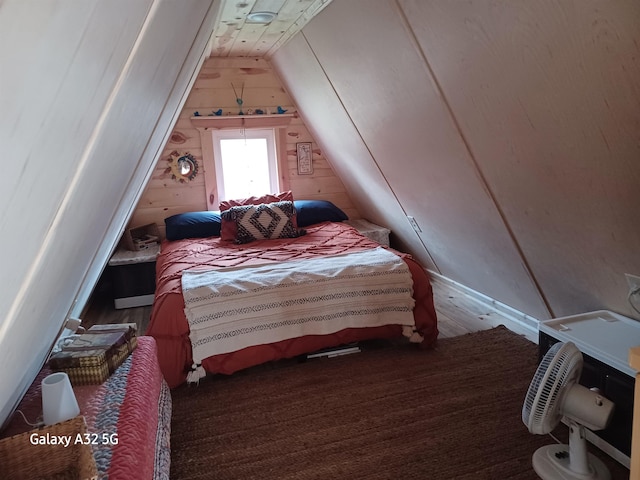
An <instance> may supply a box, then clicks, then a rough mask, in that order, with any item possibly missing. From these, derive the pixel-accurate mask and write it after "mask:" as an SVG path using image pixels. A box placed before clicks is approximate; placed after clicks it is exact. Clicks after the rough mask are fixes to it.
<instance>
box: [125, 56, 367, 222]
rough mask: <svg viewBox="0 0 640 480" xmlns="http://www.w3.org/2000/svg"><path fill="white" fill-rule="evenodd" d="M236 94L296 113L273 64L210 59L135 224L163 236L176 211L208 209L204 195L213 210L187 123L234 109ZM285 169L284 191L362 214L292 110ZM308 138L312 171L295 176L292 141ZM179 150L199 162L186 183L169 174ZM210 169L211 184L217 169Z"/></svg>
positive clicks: (248, 104) (196, 140)
mask: <svg viewBox="0 0 640 480" xmlns="http://www.w3.org/2000/svg"><path fill="white" fill-rule="evenodd" d="M232 84H233V85H234V87H235V89H236V91H237V92H238V94H239V93H240V92H241V90H242V87H241V86H242V85H244V93H243V108H244V111H245V112H247V111H248V110H249V109H253V110H255V109H257V108H261V109H262V110H264V111H266V110H267V109H270V110H271V111H273V112H274V113H275V112H276V108H277V107H278V106H282V107H283V108H284V109H286V110H287V113H295V112H296V107H295V105H294V104H293V102H292V100H291V98H290V97H289V95H288V94H287V93H286V92H285V90H284V89H283V88H282V83H281V82H280V80H279V79H278V77H276V75H275V74H274V72H273V69H272V67H271V65H270V64H269V63H268V62H267V61H266V60H265V59H263V58H251V57H242V58H239V57H238V58H228V57H224V58H221V57H213V58H208V59H207V60H206V61H205V62H204V64H203V66H202V69H201V70H200V72H199V74H198V77H197V79H196V81H195V84H194V86H193V89H192V90H191V92H190V93H189V97H188V98H187V101H186V102H185V105H184V108H183V109H182V111H181V112H180V117H179V118H178V122H177V123H176V125H175V127H174V129H173V131H172V133H171V135H170V137H169V141H168V143H167V144H166V145H165V147H164V149H163V152H162V155H161V157H160V159H159V160H158V163H157V164H156V166H155V169H154V171H153V174H152V176H151V179H150V181H149V183H148V185H147V188H146V190H145V192H144V194H143V195H142V197H141V199H140V202H139V203H138V205H137V207H136V210H135V212H134V214H133V217H132V219H131V222H130V226H132V227H136V226H140V225H146V224H149V223H155V224H157V225H158V227H159V228H160V230H161V233H162V234H163V235H164V219H165V218H167V217H169V216H171V215H174V214H176V213H182V212H188V211H200V210H207V198H208V197H209V196H210V195H213V197H212V198H214V202H213V205H212V209H217V205H218V202H219V201H220V200H221V199H220V198H218V194H217V192H216V190H215V188H214V189H211V191H210V192H208V191H207V190H206V187H205V181H204V177H205V170H206V166H205V165H203V160H202V142H201V136H200V133H199V131H198V130H197V129H196V128H195V127H194V126H193V125H192V124H191V120H190V118H191V116H193V114H194V112H196V111H197V112H199V113H200V114H201V115H203V116H206V115H210V114H211V113H212V112H213V111H216V110H218V109H220V108H221V109H222V110H223V115H227V114H232V115H236V114H237V113H238V105H237V104H236V97H235V94H234V91H233V88H232V87H231V85H232ZM285 137H286V156H287V171H286V172H281V177H282V175H284V176H285V182H283V183H285V184H286V185H283V187H285V188H283V189H286V188H290V189H291V191H292V192H293V194H294V198H296V199H309V200H313V199H323V200H329V201H331V202H333V203H334V204H336V205H337V206H338V207H340V208H341V209H342V210H344V211H345V213H346V214H347V215H348V216H349V218H360V214H359V213H358V210H357V209H356V208H355V207H354V204H353V202H352V201H351V198H350V197H349V194H348V193H347V190H346V188H345V186H344V184H343V183H342V181H341V180H340V178H338V177H337V176H336V174H335V173H334V172H333V170H332V169H331V166H330V165H329V164H328V163H327V160H326V159H325V157H324V154H323V152H322V151H321V150H320V149H319V148H318V145H317V144H316V143H315V140H314V139H313V138H312V136H311V134H310V133H309V130H308V129H307V127H306V126H305V124H304V122H303V121H302V119H301V118H300V117H299V116H298V115H297V114H296V116H295V117H294V118H293V119H292V121H291V123H290V124H289V125H288V126H287V128H286V134H285ZM297 142H312V149H313V174H312V175H299V174H298V171H297V157H296V143H297ZM174 150H175V151H178V152H180V153H181V154H182V153H185V152H189V153H191V154H192V155H194V156H195V158H196V160H197V161H198V165H199V173H198V175H197V176H196V178H194V179H193V180H192V181H190V182H188V183H179V182H177V181H176V180H173V179H172V176H171V173H170V172H167V166H168V159H169V157H170V155H171V152H173V151H174ZM207 173H211V178H212V180H213V182H212V183H213V184H214V185H215V172H207Z"/></svg>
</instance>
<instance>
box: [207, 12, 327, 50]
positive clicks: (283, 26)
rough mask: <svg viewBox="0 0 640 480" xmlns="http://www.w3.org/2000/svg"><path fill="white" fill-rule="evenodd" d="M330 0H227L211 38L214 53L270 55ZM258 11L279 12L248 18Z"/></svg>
mask: <svg viewBox="0 0 640 480" xmlns="http://www.w3.org/2000/svg"><path fill="white" fill-rule="evenodd" d="M330 2H331V0H247V1H238V0H224V1H223V2H222V6H221V8H220V14H219V16H218V20H217V22H216V25H215V29H214V35H213V36H212V37H211V42H210V47H209V48H210V56H212V57H270V56H271V55H272V54H273V52H275V51H276V50H277V49H278V48H280V47H281V46H283V45H285V44H286V43H287V42H288V41H289V40H290V39H291V38H292V37H293V36H294V35H295V34H296V33H298V32H299V31H300V30H301V29H302V28H303V27H304V26H305V25H306V24H307V23H308V22H309V21H310V20H311V19H312V18H313V17H314V16H315V15H317V14H318V13H319V12H320V11H322V9H323V8H325V7H326V6H327V5H328V4H329V3H330ZM256 12H271V13H274V14H276V17H275V19H274V20H273V21H271V22H269V23H257V22H252V21H251V20H248V19H247V15H249V14H250V13H256Z"/></svg>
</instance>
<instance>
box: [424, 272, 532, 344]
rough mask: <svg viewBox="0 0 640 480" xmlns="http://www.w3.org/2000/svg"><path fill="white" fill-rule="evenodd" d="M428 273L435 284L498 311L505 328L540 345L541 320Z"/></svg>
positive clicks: (435, 274)
mask: <svg viewBox="0 0 640 480" xmlns="http://www.w3.org/2000/svg"><path fill="white" fill-rule="evenodd" d="M427 273H428V274H429V276H430V278H431V280H432V281H433V282H439V283H441V284H443V285H445V286H446V287H448V288H453V289H455V290H458V291H459V292H460V293H462V294H464V295H467V296H468V297H470V298H471V299H472V300H474V301H476V302H478V303H481V304H483V305H485V306H487V307H489V308H492V309H493V310H495V311H497V312H498V313H500V315H501V316H502V317H504V319H505V327H507V328H509V329H510V330H513V331H515V332H518V333H522V334H524V335H525V336H526V337H527V338H528V339H529V340H531V341H534V342H535V343H538V324H539V323H540V322H539V320H537V319H535V318H533V317H532V316H530V315H527V314H526V313H523V312H521V311H519V310H516V309H515V308H513V307H510V306H509V305H505V304H504V303H501V302H499V301H498V300H495V299H494V298H491V297H489V296H487V295H485V294H483V293H480V292H478V291H476V290H473V289H472V288H469V287H467V286H466V285H463V284H461V283H458V282H456V281H455V280H451V279H450V278H448V277H445V276H444V275H440V274H439V273H436V272H434V271H432V270H427Z"/></svg>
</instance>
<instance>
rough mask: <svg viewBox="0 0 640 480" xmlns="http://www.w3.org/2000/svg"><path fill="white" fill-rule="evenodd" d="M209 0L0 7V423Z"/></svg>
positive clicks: (87, 284)
mask: <svg viewBox="0 0 640 480" xmlns="http://www.w3.org/2000/svg"><path fill="white" fill-rule="evenodd" d="M216 9H217V7H216V3H215V2H213V1H212V0H186V1H182V2H180V3H177V2H172V1H162V0H159V1H155V0H148V1H146V0H139V1H136V2H130V1H129V0H85V1H82V2H77V1H75V0H59V1H56V2H41V1H36V0H3V1H2V2H0V59H1V62H0V63H1V64H2V69H1V70H0V105H1V106H2V113H3V114H2V116H1V117H0V144H2V146H3V148H4V151H5V155H6V156H5V160H6V162H5V165H6V166H8V167H9V168H8V170H7V171H6V172H5V175H3V176H2V179H0V184H1V187H0V233H2V234H1V235H0V264H1V265H2V267H1V269H0V281H1V285H2V288H1V289H0V363H1V364H2V365H4V366H5V368H3V369H2V372H0V424H3V423H4V421H5V420H6V419H7V416H8V415H9V414H10V412H11V411H12V409H13V408H14V406H15V404H16V403H17V401H18V400H19V399H20V398H21V396H22V394H23V393H24V391H25V390H26V388H27V387H28V386H29V385H30V384H31V382H32V381H33V379H34V378H35V376H36V374H37V373H38V371H39V370H40V368H41V367H42V365H43V364H44V362H45V360H46V358H47V356H48V354H49V351H50V349H51V347H52V345H53V344H54V342H55V340H56V338H57V336H58V334H59V333H60V331H61V329H62V326H63V325H64V323H65V321H66V319H67V318H68V316H69V315H70V313H71V312H72V311H73V308H74V306H75V307H79V308H82V306H83V305H82V301H81V300H80V296H81V295H82V294H81V293H80V291H81V289H82V288H84V289H85V290H88V291H90V290H91V289H92V288H93V286H94V284H95V279H96V278H97V276H98V275H99V273H100V271H101V269H102V268H103V267H104V265H105V263H106V260H107V258H108V255H109V253H110V252H111V250H112V248H113V247H114V245H115V243H116V242H117V240H118V238H119V236H120V234H121V232H122V229H123V228H124V225H125V223H126V220H127V218H128V217H129V215H130V214H131V211H132V208H133V206H134V205H135V203H136V201H137V199H138V197H139V195H140V193H141V189H142V187H143V185H144V183H145V181H146V179H147V177H148V174H149V172H150V168H151V167H152V165H153V164H154V162H155V159H156V156H157V154H158V153H159V149H160V148H161V146H162V145H163V144H164V143H165V141H166V135H167V133H168V131H169V130H170V128H171V126H172V125H173V122H174V119H175V113H176V111H177V110H178V109H179V108H180V107H181V104H182V102H183V101H184V99H185V98H186V92H188V90H189V88H190V86H191V82H192V79H193V78H194V72H196V71H197V69H198V67H199V64H200V61H201V60H202V58H203V57H204V51H205V48H206V46H207V42H208V40H209V37H210V35H211V31H212V29H213V24H214V21H215V15H216Z"/></svg>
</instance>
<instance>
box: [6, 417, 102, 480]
mask: <svg viewBox="0 0 640 480" xmlns="http://www.w3.org/2000/svg"><path fill="white" fill-rule="evenodd" d="M85 433H87V424H86V422H85V419H84V417H83V416H78V417H75V418H73V419H71V420H67V421H66V422H61V423H56V424H54V425H50V426H48V427H42V428H38V429H35V430H30V431H28V432H25V433H21V434H19V435H14V436H13V437H9V438H5V439H3V440H0V478H3V479H5V478H6V479H15V480H27V479H29V480H37V479H40V480H67V479H68V480H96V479H97V478H98V469H97V467H96V462H95V459H94V458H93V452H92V451H91V445H87V444H85V443H84V442H82V441H79V440H78V441H77V442H76V440H77V439H84V438H85V437H84V434H85ZM78 434H80V437H77V435H78ZM34 435H35V436H34ZM47 435H49V437H47ZM61 435H63V436H68V438H70V439H71V440H70V443H69V446H67V447H65V446H64V445H53V444H52V443H53V442H52V441H50V440H49V441H46V442H45V443H44V444H37V443H36V442H32V439H47V438H51V437H52V436H61ZM33 443H36V444H35V445H34V444H33Z"/></svg>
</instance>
